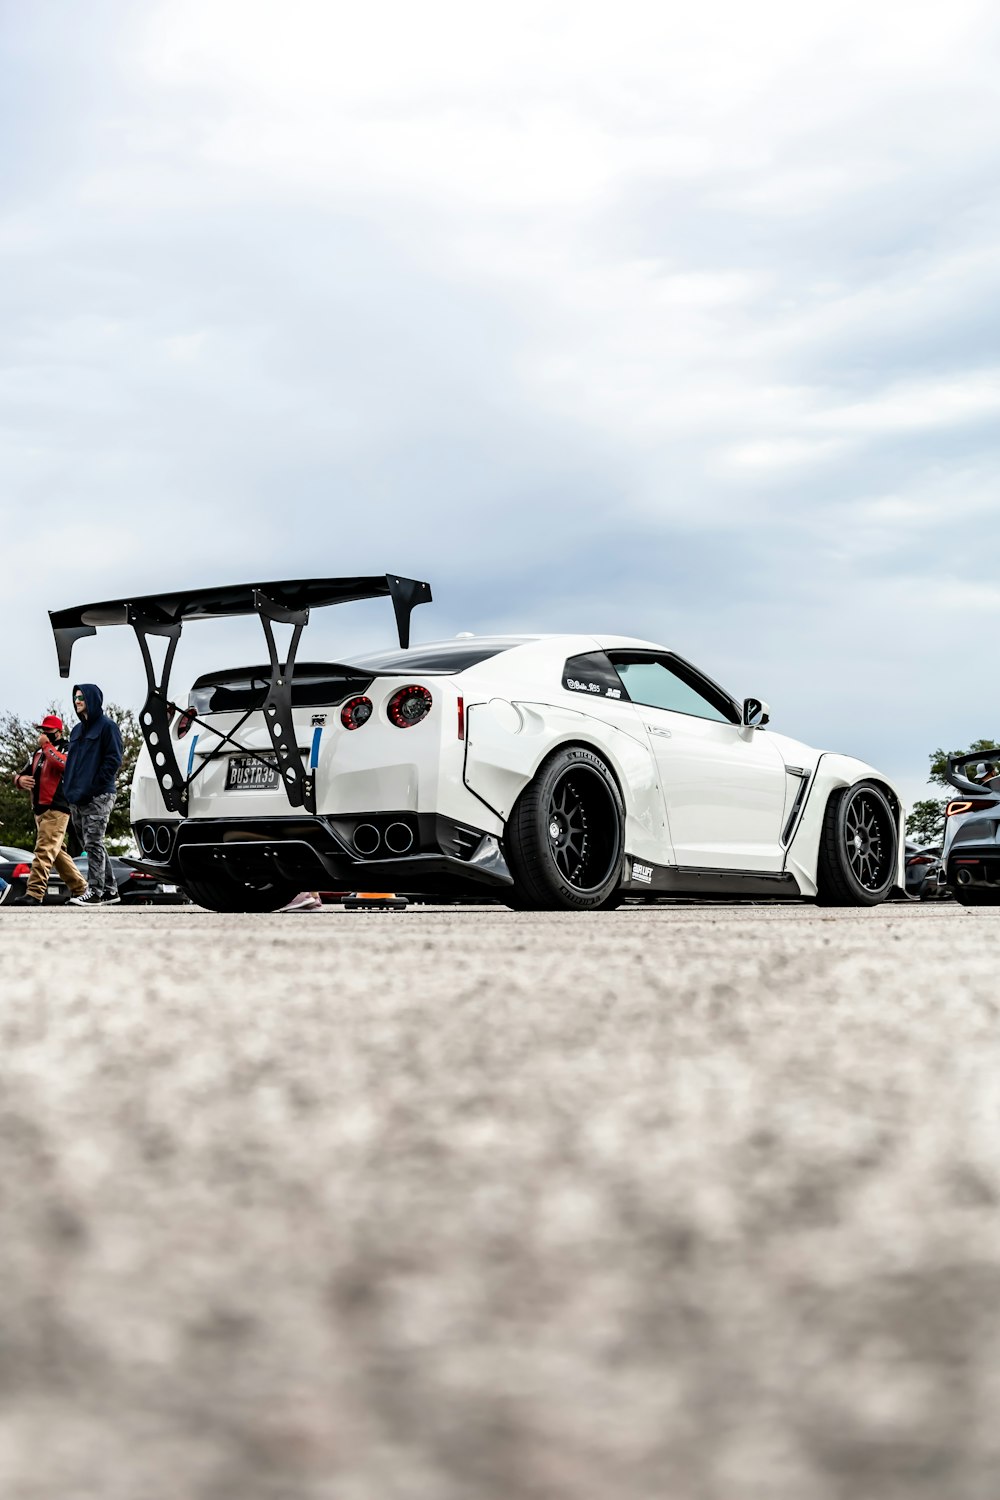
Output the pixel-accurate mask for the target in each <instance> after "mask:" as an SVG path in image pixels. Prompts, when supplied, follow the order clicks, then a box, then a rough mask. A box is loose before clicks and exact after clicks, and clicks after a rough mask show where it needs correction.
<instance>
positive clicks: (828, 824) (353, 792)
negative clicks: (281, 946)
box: [51, 574, 903, 911]
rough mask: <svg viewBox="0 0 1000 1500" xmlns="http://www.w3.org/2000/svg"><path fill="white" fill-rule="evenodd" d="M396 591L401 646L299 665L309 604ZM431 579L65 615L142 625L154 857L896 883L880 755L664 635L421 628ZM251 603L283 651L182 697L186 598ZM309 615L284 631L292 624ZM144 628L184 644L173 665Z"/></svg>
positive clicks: (420, 878)
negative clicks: (772, 704) (433, 632)
mask: <svg viewBox="0 0 1000 1500" xmlns="http://www.w3.org/2000/svg"><path fill="white" fill-rule="evenodd" d="M379 596H388V597H389V598H390V599H391V600H392V603H393V606H394V609H395V614H396V621H397V626H398V634H399V648H398V649H396V648H393V649H391V650H387V651H381V652H377V653H375V654H373V655H368V656H362V657H357V658H355V659H353V660H351V661H346V662H304V663H299V662H298V661H297V655H298V646H299V641H300V637H301V634H302V630H303V627H304V626H305V624H306V623H307V621H308V618H309V611H310V609H312V608H316V607H319V606H321V605H328V604H337V603H343V602H347V601H349V600H355V599H367V598H373V597H379ZM430 597H431V593H430V588H429V587H428V585H427V584H425V583H419V582H416V581H415V580H413V579H406V578H399V577H396V576H395V575H394V574H389V575H386V576H385V577H382V576H377V577H370V578H334V579H309V580H292V581H284V582H278V583H263V584H242V585H228V586H225V587H222V588H218V589H197V590H190V591H185V592H179V593H175V594H169V595H168V594H157V595H151V596H148V597H145V598H136V599H131V600H127V599H125V600H114V601H108V602H105V603H101V604H93V605H85V606H81V607H78V608H76V609H70V610H62V611H58V612H55V613H53V614H52V615H51V619H52V626H53V631H54V634H55V638H56V646H57V651H58V654H59V663H60V671H61V672H62V675H63V676H64V677H66V676H68V675H69V671H70V656H71V652H72V648H73V644H74V642H75V641H76V640H77V639H79V638H80V637H82V636H87V635H93V634H94V632H95V630H96V628H97V627H98V626H102V625H114V624H128V625H130V626H131V627H132V629H133V630H134V631H135V633H136V636H137V638H138V641H139V644H140V647H141V650H142V653H143V659H144V662H145V665H146V673H147V680H148V694H147V698H146V702H145V704H144V706H143V708H142V711H141V714H140V722H141V726H142V731H143V735H144V737H145V742H146V743H145V748H144V749H143V751H142V753H141V755H140V758H139V763H138V765H137V767H136V772H135V777H134V780H133V784H132V824H133V828H134V830H135V836H136V839H137V840H138V843H139V846H140V848H141V850H142V851H143V860H142V862H141V863H142V867H143V868H145V869H147V870H149V871H151V872H153V873H155V874H158V875H160V876H161V877H162V878H163V879H165V880H169V881H171V882H174V881H176V882H178V883H180V884H183V885H184V886H185V887H186V888H187V890H188V891H189V892H190V893H191V895H192V896H193V898H194V899H195V900H196V901H197V902H199V903H200V904H201V905H204V906H207V907H210V908H212V909H214V910H216V911H273V910H275V909H276V908H278V907H280V906H283V905H284V904H285V902H286V901H287V900H288V899H289V897H290V896H292V895H293V894H294V893H295V892H296V891H299V890H302V889H308V888H317V887H320V888H325V889H337V890H357V889H371V888H373V887H374V888H377V889H381V890H404V891H413V892H418V891H420V892H426V893H431V894H435V893H436V894H439V895H442V896H445V895H447V896H452V895H478V896H480V897H481V898H486V899H493V900H498V901H501V902H506V903H507V904H508V905H509V906H512V907H515V908H518V909H561V910H565V911H594V910H598V909H601V908H608V907H613V906H616V905H617V904H618V903H619V902H620V901H621V900H622V899H623V898H624V897H627V896H633V897H634V896H640V897H643V896H644V897H650V896H654V895H656V894H665V895H666V894H669V895H685V896H727V897H734V896H737V897H738V896H753V897H757V898H760V897H798V898H802V897H805V898H811V899H815V900H817V901H820V902H824V903H826V904H830V905H849V906H874V905H876V904H877V903H878V902H880V901H883V900H884V899H885V898H886V896H888V895H889V893H890V891H891V890H892V888H893V886H894V885H902V883H903V876H902V867H901V858H902V856H901V850H902V846H903V840H902V837H901V820H902V812H903V809H902V804H901V799H900V797H899V795H898V793H897V791H896V790H895V789H894V788H893V786H892V785H891V784H890V783H889V781H888V780H887V779H886V777H885V776H883V775H882V774H881V772H879V771H876V770H874V769H873V768H872V767H871V766H868V765H865V764H864V763H863V762H862V761H859V760H855V759H853V758H852V757H850V756H847V755H839V754H834V753H831V752H829V751H819V750H812V749H810V748H809V747H808V746H806V745H803V744H800V743H799V742H798V741H796V740H790V739H787V738H786V737H785V736H784V735H779V734H775V733H774V732H773V731H772V730H770V729H769V728H767V727H766V726H767V723H768V712H767V705H766V704H764V703H763V702H762V701H761V700H760V699H757V698H746V699H744V700H743V701H742V703H741V702H739V701H738V700H737V699H735V698H733V697H731V696H730V694H729V693H727V692H726V691H725V690H724V689H723V688H721V687H719V686H718V684H717V683H715V682H712V681H711V680H710V679H709V678H708V677H706V676H705V675H704V673H702V672H700V671H699V670H698V668H697V667H694V666H692V665H691V663H690V662H688V661H685V660H684V659H683V658H681V657H679V656H677V655H676V654H675V653H674V652H672V651H670V650H668V649H667V648H665V647H663V646H657V645H654V644H653V643H651V642H649V641H641V640H632V639H630V638H628V637H626V636H606V635H600V636H586V635H549V636H531V635H524V636H503V637H499V636H479V637H474V636H469V637H464V636H463V637H459V638H457V639H455V640H450V641H443V642H437V643H434V644H431V645H421V646H415V647H412V648H410V647H409V646H408V642H409V626H410V615H411V613H412V611H413V609H414V608H415V607H416V606H417V605H418V604H422V603H426V602H428V601H429V600H430ZM240 614H256V615H257V616H258V618H259V619H260V622H261V625H262V627H263V631H264V637H265V641H266V644H267V655H268V661H267V663H266V664H264V665H256V666H245V667H228V668H225V669H223V670H221V671H218V672H211V673H209V674H207V675H205V676H203V677H199V678H198V680H197V681H196V682H195V684H194V686H193V688H192V689H191V693H190V695H189V699H188V701H187V702H186V703H185V704H184V705H182V706H178V705H177V704H174V703H173V702H172V700H171V698H170V696H169V677H170V667H171V663H172V659H173V654H174V650H175V648H176V645H177V641H178V639H179V636H180V631H181V627H182V624H183V622H184V621H185V620H190V619H209V618H218V617H223V616H231V615H240ZM276 622H284V623H285V624H287V625H289V626H291V637H290V640H289V643H288V645H287V646H286V647H285V649H284V650H283V651H281V650H279V647H278V645H277V644H276V641H275V635H274V625H275V623H276ZM150 636H163V637H166V640H167V648H166V657H165V660H164V663H163V665H162V668H160V669H157V668H156V667H155V666H154V664H153V660H152V656H151V653H150V648H149V637H150Z"/></svg>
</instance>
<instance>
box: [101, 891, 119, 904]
mask: <svg viewBox="0 0 1000 1500" xmlns="http://www.w3.org/2000/svg"><path fill="white" fill-rule="evenodd" d="M121 899H122V898H121V897H120V896H119V894H118V887H117V886H116V887H115V889H114V890H113V891H105V892H104V895H103V896H102V897H101V905H102V906H120V905H121Z"/></svg>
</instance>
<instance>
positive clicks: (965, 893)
mask: <svg viewBox="0 0 1000 1500" xmlns="http://www.w3.org/2000/svg"><path fill="white" fill-rule="evenodd" d="M951 893H952V895H953V896H954V898H955V900H956V901H957V902H958V904H959V906H1000V891H975V890H972V891H970V890H969V888H968V886H960V885H953V886H952V888H951Z"/></svg>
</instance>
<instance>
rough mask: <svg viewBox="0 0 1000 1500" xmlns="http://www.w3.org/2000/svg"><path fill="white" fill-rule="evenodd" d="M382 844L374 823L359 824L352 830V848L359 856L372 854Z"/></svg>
mask: <svg viewBox="0 0 1000 1500" xmlns="http://www.w3.org/2000/svg"><path fill="white" fill-rule="evenodd" d="M381 842H382V835H381V834H380V833H379V831H378V829H377V828H376V827H375V824H374V823H359V824H358V826H357V828H355V830H354V840H353V843H354V847H355V849H356V850H357V851H358V853H359V854H374V853H375V851H376V849H377V848H378V846H379V844H381Z"/></svg>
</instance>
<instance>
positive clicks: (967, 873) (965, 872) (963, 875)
mask: <svg viewBox="0 0 1000 1500" xmlns="http://www.w3.org/2000/svg"><path fill="white" fill-rule="evenodd" d="M955 879H956V880H957V881H958V883H959V885H971V884H972V882H973V879H974V877H973V874H972V871H971V870H969V869H967V868H966V867H965V866H964V865H963V867H962V868H961V869H960V870H959V871H958V872H957V874H956V875H955Z"/></svg>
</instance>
